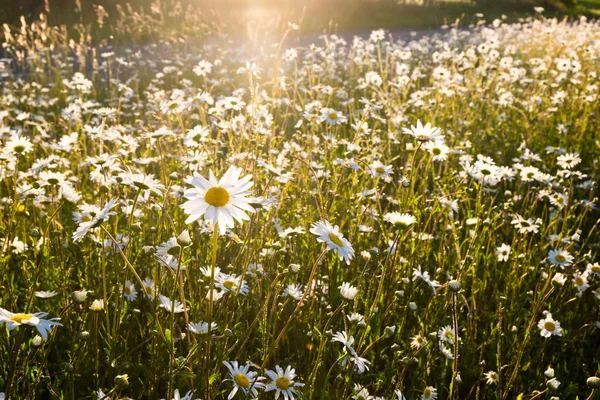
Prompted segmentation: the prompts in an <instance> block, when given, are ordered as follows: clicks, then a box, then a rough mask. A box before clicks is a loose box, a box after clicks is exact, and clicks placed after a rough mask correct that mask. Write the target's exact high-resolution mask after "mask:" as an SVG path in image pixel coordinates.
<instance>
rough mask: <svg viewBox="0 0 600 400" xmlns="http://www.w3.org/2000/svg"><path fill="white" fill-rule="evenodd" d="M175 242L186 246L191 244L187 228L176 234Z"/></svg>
mask: <svg viewBox="0 0 600 400" xmlns="http://www.w3.org/2000/svg"><path fill="white" fill-rule="evenodd" d="M177 244H178V245H180V246H181V247H187V246H189V245H191V244H192V238H191V237H190V232H189V231H188V230H187V229H186V230H184V231H183V232H181V234H180V235H179V236H177Z"/></svg>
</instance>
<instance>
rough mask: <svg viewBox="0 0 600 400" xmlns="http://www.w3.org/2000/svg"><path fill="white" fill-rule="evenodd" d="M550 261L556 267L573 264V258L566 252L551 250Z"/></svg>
mask: <svg viewBox="0 0 600 400" xmlns="http://www.w3.org/2000/svg"><path fill="white" fill-rule="evenodd" d="M548 260H549V261H550V262H551V263H552V264H554V265H558V266H560V267H564V266H569V265H571V264H572V263H573V256H572V255H571V254H570V253H569V252H568V251H566V250H550V252H549V253H548Z"/></svg>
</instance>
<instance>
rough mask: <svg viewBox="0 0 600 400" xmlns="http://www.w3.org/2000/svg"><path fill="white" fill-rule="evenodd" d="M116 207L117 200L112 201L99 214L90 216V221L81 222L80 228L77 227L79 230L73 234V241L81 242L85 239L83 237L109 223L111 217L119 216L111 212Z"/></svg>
mask: <svg viewBox="0 0 600 400" xmlns="http://www.w3.org/2000/svg"><path fill="white" fill-rule="evenodd" d="M116 205H117V200H116V199H112V200H110V201H109V202H108V203H106V205H105V206H104V208H102V209H101V210H99V211H98V213H90V214H88V215H89V219H87V220H84V221H83V222H81V223H80V224H79V226H78V227H77V230H76V231H75V233H73V241H74V242H78V241H80V240H81V239H83V237H84V236H85V235H87V233H88V232H89V231H90V230H91V229H94V228H97V227H99V226H100V225H102V223H104V222H105V221H108V219H109V218H110V216H111V215H116V214H117V213H116V212H114V211H110V210H111V209H112V208H113V207H114V206H116Z"/></svg>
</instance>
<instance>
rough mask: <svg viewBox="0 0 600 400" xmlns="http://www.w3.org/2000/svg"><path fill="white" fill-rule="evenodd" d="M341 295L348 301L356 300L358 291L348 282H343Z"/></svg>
mask: <svg viewBox="0 0 600 400" xmlns="http://www.w3.org/2000/svg"><path fill="white" fill-rule="evenodd" d="M340 294H341V295H342V297H343V298H344V299H346V300H354V298H355V297H356V295H357V294H358V289H357V288H356V287H354V286H352V285H350V284H349V283H348V282H343V283H342V286H340Z"/></svg>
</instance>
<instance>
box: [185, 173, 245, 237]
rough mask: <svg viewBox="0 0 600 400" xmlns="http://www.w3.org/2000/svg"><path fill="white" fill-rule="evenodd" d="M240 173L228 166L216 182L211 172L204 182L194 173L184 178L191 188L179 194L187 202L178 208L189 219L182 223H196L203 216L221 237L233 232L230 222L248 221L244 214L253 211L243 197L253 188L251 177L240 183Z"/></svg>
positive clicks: (243, 179) (232, 223) (241, 180)
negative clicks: (227, 231)
mask: <svg viewBox="0 0 600 400" xmlns="http://www.w3.org/2000/svg"><path fill="white" fill-rule="evenodd" d="M241 173H242V170H241V169H240V168H236V167H233V166H232V167H229V169H228V170H227V172H225V175H223V177H222V178H221V179H220V180H218V181H217V178H215V175H214V173H213V172H212V171H210V176H209V179H208V180H206V179H204V178H203V177H202V176H200V175H199V174H197V173H194V175H193V176H188V177H187V178H186V180H185V181H186V182H187V183H189V184H190V185H192V186H193V187H192V188H189V189H186V190H185V192H184V194H183V196H184V197H185V198H186V199H187V200H188V201H187V202H185V203H184V204H183V205H182V206H181V208H183V209H184V211H185V213H186V214H188V215H189V217H188V218H187V219H186V220H185V223H186V224H189V223H191V222H194V221H197V220H198V219H200V217H202V216H203V215H204V218H205V219H206V220H207V221H210V222H211V223H212V224H213V226H215V225H218V227H219V233H220V234H221V235H224V234H225V232H226V230H227V228H233V226H234V220H235V221H238V222H242V221H247V220H249V219H250V217H248V214H246V211H247V212H254V211H255V210H254V208H252V207H251V206H250V204H249V202H250V201H249V199H248V198H247V197H246V196H248V194H249V192H248V189H250V188H251V187H252V185H253V183H252V182H251V179H252V175H247V176H245V177H243V178H242V179H240V174H241Z"/></svg>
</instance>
